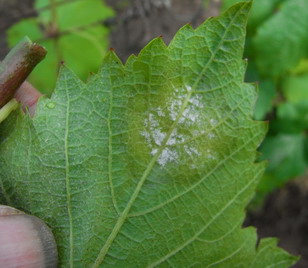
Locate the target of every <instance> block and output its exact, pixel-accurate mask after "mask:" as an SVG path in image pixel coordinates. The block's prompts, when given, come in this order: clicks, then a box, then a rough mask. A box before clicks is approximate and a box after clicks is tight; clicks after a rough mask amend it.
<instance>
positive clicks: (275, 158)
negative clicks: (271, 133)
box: [260, 134, 306, 188]
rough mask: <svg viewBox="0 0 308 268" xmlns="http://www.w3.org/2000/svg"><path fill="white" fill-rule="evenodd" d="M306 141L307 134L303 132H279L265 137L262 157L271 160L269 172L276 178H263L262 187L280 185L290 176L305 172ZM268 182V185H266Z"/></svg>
mask: <svg viewBox="0 0 308 268" xmlns="http://www.w3.org/2000/svg"><path fill="white" fill-rule="evenodd" d="M304 142H305V135H303V134H293V135H292V134H279V135H277V136H276V137H267V138H266V139H265V141H264V142H263V145H262V147H261V152H262V153H263V155H262V159H267V160H268V161H269V165H268V167H267V172H268V174H271V175H272V176H273V178H274V179H273V178H272V181H269V180H263V182H262V184H263V185H262V184H261V185H260V188H266V187H270V188H272V186H273V185H276V186H280V185H282V184H283V183H284V182H285V181H286V180H288V179H289V178H294V177H296V176H299V175H302V174H303V173H304V172H305V168H306V161H305V153H304ZM268 178H270V176H268ZM267 183H268V186H266V185H264V184H267Z"/></svg>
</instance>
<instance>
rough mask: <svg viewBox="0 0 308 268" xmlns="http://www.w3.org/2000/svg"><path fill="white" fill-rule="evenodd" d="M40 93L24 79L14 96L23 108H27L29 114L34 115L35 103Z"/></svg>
mask: <svg viewBox="0 0 308 268" xmlns="http://www.w3.org/2000/svg"><path fill="white" fill-rule="evenodd" d="M41 96H42V94H41V93H40V92H38V91H37V90H36V89H35V88H34V87H33V86H32V85H31V84H30V83H28V82H27V81H25V82H24V83H23V84H22V85H21V87H20V88H19V89H18V90H17V91H16V93H15V96H14V97H15V98H16V100H17V101H19V102H20V103H21V104H22V107H23V109H24V110H26V109H28V111H29V113H30V115H31V116H33V115H34V113H35V109H36V103H37V101H38V99H39V97H41Z"/></svg>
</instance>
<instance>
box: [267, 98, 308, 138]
mask: <svg viewBox="0 0 308 268" xmlns="http://www.w3.org/2000/svg"><path fill="white" fill-rule="evenodd" d="M307 128H308V100H303V101H301V102H299V103H296V104H293V103H289V102H286V103H282V104H280V105H279V106H278V107H277V118H276V119H275V120H272V122H271V124H270V130H271V132H272V133H279V132H282V133H296V134H297V133H302V132H304V131H305V130H306V129H307Z"/></svg>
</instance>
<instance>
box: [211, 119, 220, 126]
mask: <svg viewBox="0 0 308 268" xmlns="http://www.w3.org/2000/svg"><path fill="white" fill-rule="evenodd" d="M210 124H211V126H212V127H215V126H216V125H217V124H218V121H217V120H216V119H214V118H212V119H210Z"/></svg>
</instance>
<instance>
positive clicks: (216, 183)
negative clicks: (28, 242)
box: [0, 3, 297, 268]
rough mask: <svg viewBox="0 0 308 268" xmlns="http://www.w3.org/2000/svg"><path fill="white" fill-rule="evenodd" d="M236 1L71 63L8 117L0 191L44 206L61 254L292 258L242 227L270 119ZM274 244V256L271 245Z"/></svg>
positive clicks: (36, 209)
mask: <svg viewBox="0 0 308 268" xmlns="http://www.w3.org/2000/svg"><path fill="white" fill-rule="evenodd" d="M249 8H250V3H241V4H238V5H235V6H234V7H232V8H231V9H229V10H228V11H227V12H226V13H224V14H223V15H222V16H220V17H218V18H211V19H209V20H207V21H206V22H205V23H204V24H202V25H201V26H200V27H199V28H197V29H196V30H193V29H192V28H191V27H190V26H185V27H183V28H182V29H181V30H179V32H178V33H177V34H176V36H175V38H174V39H173V41H172V42H171V44H170V45H169V47H166V46H165V44H164V43H163V41H162V39H161V38H157V39H155V40H153V41H152V42H151V43H150V44H149V45H148V46H146V47H145V48H144V49H143V50H142V52H141V53H140V55H139V56H138V57H135V56H132V57H130V58H129V60H128V62H127V63H126V65H125V66H123V65H122V63H121V62H120V61H119V59H118V58H117V57H116V56H115V54H114V53H113V52H110V53H109V54H108V55H107V56H106V57H105V59H104V62H103V67H102V68H101V70H100V71H99V73H98V74H97V75H95V76H93V77H92V78H91V79H90V81H89V82H88V83H87V84H84V83H83V82H81V81H80V80H79V79H78V78H77V76H76V75H75V74H74V73H73V72H71V71H70V70H69V69H67V68H65V67H63V68H62V69H61V72H60V76H59V79H58V82H57V87H56V90H55V93H54V94H53V95H52V97H51V99H48V98H42V99H41V100H40V102H39V104H38V111H37V114H36V116H35V117H34V118H33V119H31V118H29V117H28V116H27V115H23V114H22V113H21V112H19V113H16V114H15V115H13V116H11V117H10V118H9V119H7V120H6V121H5V122H4V123H3V124H2V125H1V126H0V127H1V130H0V131H1V133H2V136H1V141H0V157H1V159H0V161H1V167H0V168H1V171H0V174H1V175H0V178H1V179H0V189H1V194H0V199H1V200H0V201H2V202H5V203H6V204H10V205H14V206H16V207H18V208H21V209H24V210H26V211H28V212H30V213H32V214H34V215H36V216H38V217H40V218H42V219H43V220H45V221H46V222H47V223H48V224H49V225H50V226H51V227H52V229H53V232H54V234H55V236H56V240H57V242H58V245H59V254H60V266H61V267H158V266H159V267H190V266H194V267H213V266H215V267H260V268H263V267H279V268H280V267H289V266H291V265H292V264H293V263H294V262H296V260H297V258H296V257H292V256H290V255H288V254H287V253H286V252H284V251H283V250H281V249H279V248H277V247H276V243H275V240H273V239H267V240H261V244H260V246H259V247H257V248H256V243H257V237H256V231H255V230H254V229H253V228H245V229H242V228H241V225H242V223H243V219H244V217H245V213H244V209H245V206H246V205H247V204H248V202H249V201H250V200H251V198H252V196H253V194H254V190H255V188H256V186H257V183H258V180H259V178H260V176H261V175H262V173H263V171H264V163H255V160H256V157H257V152H256V148H257V147H258V145H259V144H260V142H261V140H262V139H263V137H264V134H265V132H266V129H267V126H266V124H264V123H262V122H255V121H253V120H252V119H251V117H252V113H253V106H254V103H255V100H256V89H255V87H254V86H253V85H250V84H245V83H243V77H244V72H245V68H246V63H245V62H244V61H243V60H242V53H243V46H244V38H245V25H246V20H247V14H248V11H249ZM273 256H274V258H272V257H273Z"/></svg>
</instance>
